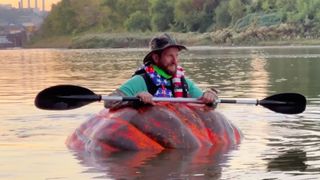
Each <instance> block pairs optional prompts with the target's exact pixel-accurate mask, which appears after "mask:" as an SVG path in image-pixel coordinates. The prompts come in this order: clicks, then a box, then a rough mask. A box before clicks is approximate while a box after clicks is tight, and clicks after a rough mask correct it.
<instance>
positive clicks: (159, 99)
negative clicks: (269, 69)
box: [100, 95, 288, 105]
mask: <svg viewBox="0 0 320 180" xmlns="http://www.w3.org/2000/svg"><path fill="white" fill-rule="evenodd" d="M100 100H106V101H140V99H139V98H138V97H120V96H105V95H102V96H101V99H100ZM152 100H153V101H155V102H180V103H203V102H202V101H201V100H199V99H198V98H166V97H153V98H152ZM216 103H229V104H255V105H258V104H262V103H263V104H282V105H283V104H288V102H282V101H268V100H263V101H260V100H258V99H250V98H233V99H218V100H217V101H216Z"/></svg>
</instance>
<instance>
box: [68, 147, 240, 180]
mask: <svg viewBox="0 0 320 180" xmlns="http://www.w3.org/2000/svg"><path fill="white" fill-rule="evenodd" d="M231 149H234V147H233V148H230V147H229V148H227V147H220V148H211V149H198V150H165V151H162V152H153V151H137V152H127V151H125V152H115V153H108V154H90V153H88V152H74V155H75V157H76V158H77V159H78V160H79V161H80V163H81V164H82V165H83V166H85V167H88V169H87V170H86V172H85V173H93V172H94V173H99V174H103V175H99V176H98V177H96V178H113V179H181V178H182V179H192V178H195V177H197V178H201V179H219V178H220V177H221V174H222V164H223V163H225V162H226V161H227V156H226V154H227V153H228V152H229V151H230V150H231Z"/></svg>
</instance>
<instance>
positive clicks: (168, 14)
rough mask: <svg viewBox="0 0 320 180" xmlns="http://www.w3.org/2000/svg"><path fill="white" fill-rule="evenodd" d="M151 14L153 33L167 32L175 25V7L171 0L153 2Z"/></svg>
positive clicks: (155, 0)
mask: <svg viewBox="0 0 320 180" xmlns="http://www.w3.org/2000/svg"><path fill="white" fill-rule="evenodd" d="M150 2H151V6H150V10H149V12H150V14H151V16H152V17H151V27H152V30H153V31H166V30H168V29H170V27H171V26H172V24H174V6H173V3H172V1H170V0H151V1H150Z"/></svg>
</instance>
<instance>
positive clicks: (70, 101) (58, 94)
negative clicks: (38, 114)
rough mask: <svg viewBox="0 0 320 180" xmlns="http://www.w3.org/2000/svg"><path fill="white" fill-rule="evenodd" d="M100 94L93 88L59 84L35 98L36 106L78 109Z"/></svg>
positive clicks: (97, 98) (96, 99)
mask: <svg viewBox="0 0 320 180" xmlns="http://www.w3.org/2000/svg"><path fill="white" fill-rule="evenodd" d="M100 98H101V97H100V96H99V95H96V94H95V93H93V92H92V91H91V90H89V89H87V88H83V87H79V86H74V85H57V86H52V87H49V88H47V89H44V90H42V91H41V92H40V93H38V95H37V96H36V98H35V102H34V104H35V106H36V107H38V108H40V109H45V110H69V109H76V108H79V107H81V106H84V105H87V104H89V103H92V102H94V101H99V100H100Z"/></svg>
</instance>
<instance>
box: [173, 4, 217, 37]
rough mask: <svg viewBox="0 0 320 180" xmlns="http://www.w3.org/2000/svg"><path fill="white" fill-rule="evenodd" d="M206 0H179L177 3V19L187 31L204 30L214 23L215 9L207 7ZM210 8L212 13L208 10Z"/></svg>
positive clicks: (175, 12)
mask: <svg viewBox="0 0 320 180" xmlns="http://www.w3.org/2000/svg"><path fill="white" fill-rule="evenodd" d="M206 5H209V3H208V1H206V0H178V1H176V4H175V10H174V14H175V21H176V23H177V24H178V25H182V27H183V29H182V30H186V31H199V32H204V31H206V30H207V28H208V27H209V26H210V25H211V24H212V21H213V20H212V15H213V13H212V12H213V9H210V8H208V9H207V8H206V7H207V6H206ZM206 10H210V11H211V13H208V12H206Z"/></svg>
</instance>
